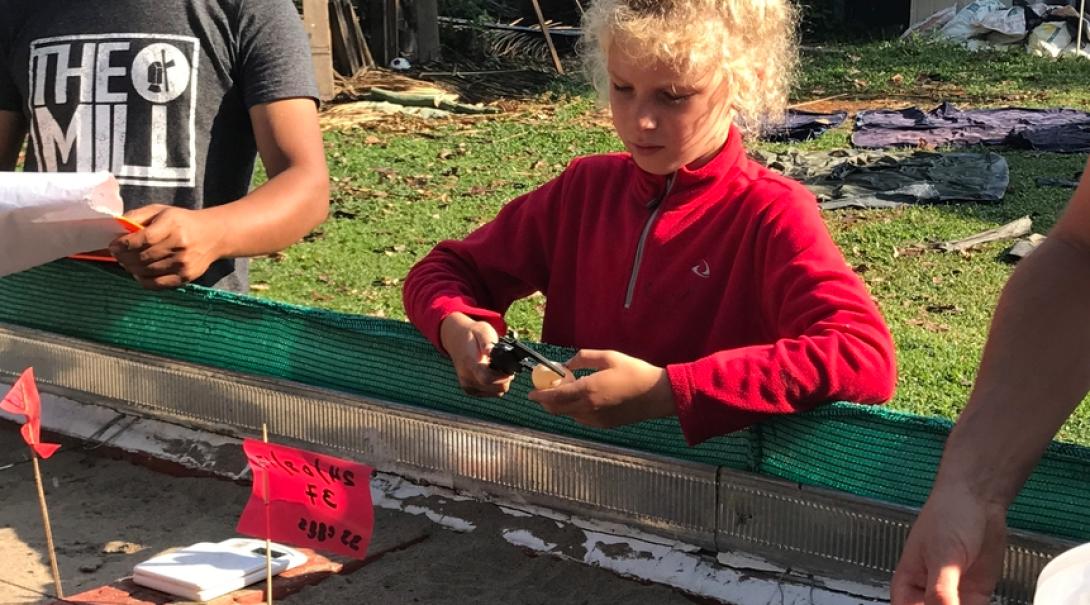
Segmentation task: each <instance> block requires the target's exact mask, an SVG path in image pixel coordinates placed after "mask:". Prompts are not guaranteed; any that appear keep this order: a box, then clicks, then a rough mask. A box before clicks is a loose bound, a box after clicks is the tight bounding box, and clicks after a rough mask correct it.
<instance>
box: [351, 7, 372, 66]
mask: <svg viewBox="0 0 1090 605" xmlns="http://www.w3.org/2000/svg"><path fill="white" fill-rule="evenodd" d="M348 20H349V25H350V26H351V34H352V37H353V38H355V40H356V44H357V46H359V50H360V62H361V63H362V64H363V67H364V68H366V69H372V68H374V67H375V59H374V57H372V56H371V47H370V46H368V45H367V37H366V36H364V35H363V29H361V28H360V18H359V16H358V15H357V14H356V7H354V6H353V5H352V3H351V2H349V3H348Z"/></svg>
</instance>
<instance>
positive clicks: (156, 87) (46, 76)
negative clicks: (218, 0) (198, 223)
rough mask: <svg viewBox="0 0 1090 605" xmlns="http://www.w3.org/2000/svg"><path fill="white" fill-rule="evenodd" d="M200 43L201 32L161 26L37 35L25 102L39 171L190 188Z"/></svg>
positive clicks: (31, 50)
mask: <svg viewBox="0 0 1090 605" xmlns="http://www.w3.org/2000/svg"><path fill="white" fill-rule="evenodd" d="M199 50H200V47H199V44H198V41H197V39H196V38H192V37H186V36H168V35H160V34H110V35H79V36H62V37H55V38H44V39H40V40H35V41H34V42H32V43H31V45H30V61H29V62H28V72H29V73H28V77H29V83H30V88H29V93H30V94H29V95H28V99H27V103H28V105H29V110H30V116H31V120H30V121H31V128H30V130H31V142H32V144H33V146H34V152H35V156H36V157H37V158H38V165H39V170H44V171H50V172H55V171H59V170H63V171H79V172H91V171H99V170H107V171H110V172H112V173H114V175H115V176H116V177H117V179H118V181H119V182H120V183H122V184H126V185H141V186H145V187H192V186H194V182H195V179H196V158H195V156H196V152H195V148H196V140H195V138H196V133H195V118H196V113H195V112H196V101H197V90H196V89H197V69H198V65H199V63H198V58H199V55H198V53H199Z"/></svg>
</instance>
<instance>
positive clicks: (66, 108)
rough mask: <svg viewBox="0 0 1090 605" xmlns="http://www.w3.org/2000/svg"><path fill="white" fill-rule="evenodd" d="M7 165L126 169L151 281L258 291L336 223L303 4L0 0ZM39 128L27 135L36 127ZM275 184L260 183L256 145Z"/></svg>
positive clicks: (140, 267)
mask: <svg viewBox="0 0 1090 605" xmlns="http://www.w3.org/2000/svg"><path fill="white" fill-rule="evenodd" d="M0 15H3V18H2V19H0V170H12V169H14V167H15V163H16V157H17V156H18V153H19V149H20V148H21V146H22V144H23V142H24V141H26V143H27V147H26V149H27V153H26V161H25V170H28V171H49V172H54V171H64V172H90V171H99V170H106V171H109V172H112V173H113V174H114V175H115V176H116V177H117V179H118V181H119V182H120V183H121V185H122V187H121V194H122V197H123V199H124V200H125V210H126V216H127V217H128V218H130V219H132V220H134V221H136V222H138V223H140V224H143V225H145V226H146V228H145V229H144V230H142V231H140V232H137V233H134V234H130V235H127V236H124V237H121V238H118V239H117V240H116V241H114V243H113V244H112V245H111V246H110V252H111V253H112V254H113V255H114V256H115V257H116V258H117V260H118V261H119V262H120V264H121V266H123V267H124V268H125V269H126V270H128V271H129V272H130V273H132V274H133V275H134V276H135V277H136V279H137V280H138V281H139V282H140V283H141V284H143V285H144V286H145V287H148V288H173V287H178V286H181V285H184V284H186V283H189V282H194V283H198V284H201V285H208V286H216V287H220V288H226V289H231V290H238V291H245V290H246V288H247V263H246V260H245V259H246V258H247V257H250V256H257V255H261V254H268V253H271V252H274V251H276V250H279V249H282V248H284V247H286V246H289V245H291V244H292V243H294V242H295V241H297V240H298V239H299V238H301V237H302V236H303V235H305V234H306V233H308V232H309V231H310V230H311V229H313V228H314V227H315V226H316V225H318V224H319V223H320V222H321V221H323V220H324V219H325V216H326V213H327V211H328V207H329V183H328V174H327V170H326V164H325V157H324V153H323V149H322V138H321V132H320V130H319V128H318V120H317V90H316V87H315V84H314V77H313V72H312V67H311V61H310V52H309V48H308V43H307V38H306V34H305V32H304V31H303V26H302V21H301V19H300V18H299V14H298V13H297V12H296V10H295V7H294V6H293V4H292V2H291V1H290V0H111V1H110V2H73V1H72V0H34V1H33V2H28V1H27V0H0ZM28 134H29V138H27V135H28ZM258 152H259V153H260V154H261V159H262V161H263V163H264V165H265V168H266V170H267V172H268V175H269V181H268V182H267V183H266V184H264V185H262V186H261V187H259V188H257V189H255V190H254V191H252V192H250V191H249V187H250V179H251V177H252V174H253V168H254V159H255V154H256V153H258Z"/></svg>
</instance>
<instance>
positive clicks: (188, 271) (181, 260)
mask: <svg viewBox="0 0 1090 605" xmlns="http://www.w3.org/2000/svg"><path fill="white" fill-rule="evenodd" d="M125 218H127V219H129V220H131V221H133V222H134V223H139V224H141V225H144V228H143V229H141V230H140V231H137V232H136V233H130V234H128V235H123V236H121V237H119V238H117V239H115V240H114V241H113V243H111V244H110V253H111V254H113V255H114V258H116V259H117V262H119V263H121V266H122V267H124V268H125V270H126V271H128V272H129V273H132V274H133V276H134V277H135V278H136V280H137V281H139V282H140V285H142V286H144V287H145V288H148V289H151V290H159V289H165V288H179V287H181V286H184V285H186V284H188V283H189V282H191V281H193V280H195V279H197V278H198V277H200V276H202V275H204V272H205V271H207V270H208V266H209V265H211V264H212V262H213V261H215V260H217V259H219V246H220V243H221V242H222V240H223V237H224V233H225V227H224V226H223V225H220V224H216V223H215V222H214V221H209V220H206V219H205V218H204V215H202V214H201V212H200V211H199V210H186V209H184V208H174V207H172V206H164V205H161V204H154V205H151V206H145V207H143V208H139V209H137V210H133V211H132V212H129V213H127V214H125Z"/></svg>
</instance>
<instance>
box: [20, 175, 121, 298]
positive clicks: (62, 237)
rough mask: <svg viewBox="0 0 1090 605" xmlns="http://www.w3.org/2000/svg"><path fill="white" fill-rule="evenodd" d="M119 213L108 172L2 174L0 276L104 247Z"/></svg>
mask: <svg viewBox="0 0 1090 605" xmlns="http://www.w3.org/2000/svg"><path fill="white" fill-rule="evenodd" d="M123 210H124V206H123V204H122V201H121V192H120V189H119V187H118V184H117V181H116V180H115V179H114V177H113V175H111V174H110V173H108V172H94V173H44V172H0V276H3V275H9V274H11V273H17V272H19V271H24V270H26V269H30V268H32V267H36V266H38V265H42V264H45V263H48V262H50V261H54V260H57V259H58V258H64V257H66V256H70V255H72V254H78V253H80V252H87V251H90V250H100V249H102V248H105V247H107V246H108V245H109V244H110V242H112V241H113V240H114V239H116V238H117V237H118V236H119V235H124V234H125V233H126V231H125V229H124V227H122V226H121V225H120V224H119V223H118V222H117V221H116V220H115V217H117V216H120V215H121V213H122V212H123Z"/></svg>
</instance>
